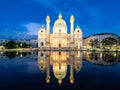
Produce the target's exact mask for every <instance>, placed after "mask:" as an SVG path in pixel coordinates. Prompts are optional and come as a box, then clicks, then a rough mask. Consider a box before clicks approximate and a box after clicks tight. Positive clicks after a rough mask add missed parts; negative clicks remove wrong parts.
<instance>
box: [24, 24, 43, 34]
mask: <svg viewBox="0 0 120 90" xmlns="http://www.w3.org/2000/svg"><path fill="white" fill-rule="evenodd" d="M22 26H23V27H25V28H26V30H27V31H26V32H25V33H26V35H37V34H38V31H39V29H40V27H41V26H42V24H39V23H28V24H24V25H22Z"/></svg>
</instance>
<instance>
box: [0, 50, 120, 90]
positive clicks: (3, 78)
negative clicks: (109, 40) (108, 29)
mask: <svg viewBox="0 0 120 90" xmlns="http://www.w3.org/2000/svg"><path fill="white" fill-rule="evenodd" d="M119 62H120V53H119V52H80V51H78V52H64V51H55V52H47V51H46V52H44V51H40V52H0V90H44V89H45V90H53V89H57V90H66V89H68V90H91V89H92V90H113V89H115V90H120V85H119V83H120V63H119Z"/></svg>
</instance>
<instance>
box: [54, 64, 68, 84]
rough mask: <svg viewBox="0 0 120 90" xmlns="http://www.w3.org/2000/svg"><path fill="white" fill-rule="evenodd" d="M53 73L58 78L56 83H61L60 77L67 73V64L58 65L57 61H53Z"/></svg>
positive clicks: (62, 77)
mask: <svg viewBox="0 0 120 90" xmlns="http://www.w3.org/2000/svg"><path fill="white" fill-rule="evenodd" d="M53 73H54V75H55V77H56V78H57V79H58V83H59V84H61V83H62V79H64V78H65V76H66V73H67V65H66V64H64V65H61V66H59V64H58V63H54V64H53Z"/></svg>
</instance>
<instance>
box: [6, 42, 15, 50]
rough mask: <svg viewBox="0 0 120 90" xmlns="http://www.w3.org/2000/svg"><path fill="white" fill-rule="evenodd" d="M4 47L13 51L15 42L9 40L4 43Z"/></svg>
mask: <svg viewBox="0 0 120 90" xmlns="http://www.w3.org/2000/svg"><path fill="white" fill-rule="evenodd" d="M4 46H5V48H7V49H14V48H16V42H15V41H13V40H11V41H9V42H8V43H6V44H5V45H4Z"/></svg>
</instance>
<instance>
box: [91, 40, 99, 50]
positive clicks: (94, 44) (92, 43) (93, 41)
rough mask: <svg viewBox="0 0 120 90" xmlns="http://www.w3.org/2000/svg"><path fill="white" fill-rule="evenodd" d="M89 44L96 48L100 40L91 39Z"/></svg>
mask: <svg viewBox="0 0 120 90" xmlns="http://www.w3.org/2000/svg"><path fill="white" fill-rule="evenodd" d="M89 44H90V46H91V47H92V48H93V47H94V48H96V47H98V45H99V41H98V39H95V40H93V39H91V40H90V43H89Z"/></svg>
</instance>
